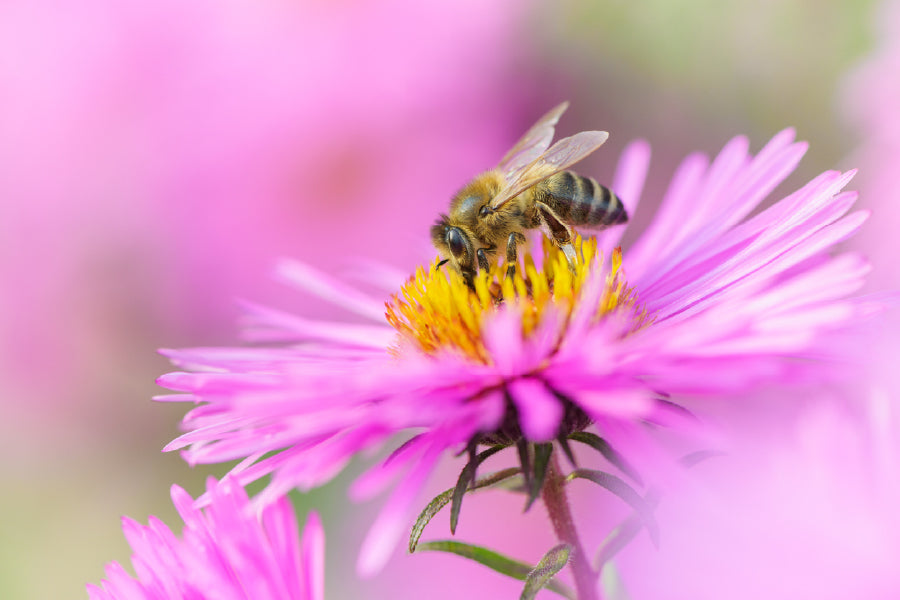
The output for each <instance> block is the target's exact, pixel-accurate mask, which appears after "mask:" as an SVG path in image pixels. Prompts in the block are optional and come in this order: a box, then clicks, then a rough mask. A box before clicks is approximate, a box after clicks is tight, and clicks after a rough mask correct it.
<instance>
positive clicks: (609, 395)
mask: <svg viewBox="0 0 900 600" xmlns="http://www.w3.org/2000/svg"><path fill="white" fill-rule="evenodd" d="M805 150H806V145H805V144H803V143H797V142H795V141H794V133H793V131H790V130H788V131H784V132H782V133H779V134H778V135H776V136H775V137H774V138H773V139H772V140H771V141H770V142H769V143H768V144H767V145H766V146H765V148H763V149H762V150H761V151H760V152H759V153H758V154H757V155H756V156H751V155H750V154H749V152H748V142H747V140H746V139H745V138H742V137H739V138H735V139H734V140H732V141H731V142H729V143H728V144H727V145H726V146H725V148H724V149H723V150H722V151H721V152H720V154H719V155H718V156H717V157H716V159H715V160H714V161H713V162H712V163H711V164H710V163H709V161H708V159H707V158H705V157H704V156H701V155H692V156H690V157H688V158H687V159H686V160H685V161H684V162H683V163H682V164H681V166H680V167H679V168H678V170H677V172H676V173H675V175H674V178H673V180H672V182H671V184H670V186H669V189H668V191H667V193H666V195H665V197H664V198H663V199H662V203H661V205H660V208H659V211H658V212H657V214H656V217H655V219H654V220H653V222H652V223H651V224H650V226H649V227H648V228H647V230H646V231H644V232H643V234H642V235H641V236H640V238H639V239H638V240H637V241H636V243H635V244H634V245H633V246H632V247H631V248H629V249H628V250H627V251H626V252H625V253H624V254H623V253H622V252H621V251H619V250H618V249H617V248H616V247H617V246H618V244H619V240H620V239H621V237H622V234H623V232H624V229H625V227H626V226H617V227H613V228H611V229H608V230H606V231H604V232H603V233H602V234H600V235H599V236H598V237H597V238H596V240H594V239H585V240H584V241H583V242H579V244H578V254H579V259H580V260H579V261H578V267H577V268H576V269H575V272H574V273H572V272H570V271H569V270H568V269H567V268H566V266H565V265H566V262H565V258H564V257H563V256H562V254H561V253H560V252H559V251H558V250H556V249H555V248H552V247H550V246H549V245H546V244H545V246H544V251H543V252H542V253H536V254H537V255H536V256H534V257H533V258H532V257H530V256H529V257H526V258H525V259H524V265H523V267H522V268H520V269H518V270H517V272H516V275H515V278H514V279H505V278H504V276H503V274H504V273H505V271H502V270H500V268H499V267H493V268H492V269H491V270H489V271H482V272H481V273H480V274H479V276H478V278H477V279H476V281H475V285H474V287H475V289H474V290H470V289H469V288H468V287H467V286H466V284H465V282H464V281H463V279H462V278H461V277H460V276H458V275H457V274H456V273H455V272H452V271H448V270H446V269H443V270H437V269H434V268H430V269H425V268H422V269H420V270H419V271H418V272H417V273H416V274H415V276H414V277H412V278H410V279H409V280H408V281H407V283H406V284H405V285H404V286H403V287H402V289H401V291H400V292H398V293H396V294H395V295H393V296H391V297H390V299H389V300H388V302H387V303H386V304H387V318H388V323H385V322H384V319H385V298H384V297H381V296H377V295H371V294H368V293H365V292H363V291H361V290H359V289H357V288H355V287H353V286H350V285H348V284H346V283H344V282H342V281H340V280H338V279H336V278H335V277H333V276H331V275H329V274H327V273H323V272H321V271H318V270H316V269H315V268H314V267H312V266H309V265H305V264H301V263H298V262H291V261H285V262H283V263H281V265H280V266H279V268H278V275H279V277H280V278H281V279H282V280H284V281H285V282H287V283H289V284H290V285H293V286H295V287H297V288H300V289H302V290H304V291H306V292H309V293H312V294H314V295H317V296H320V297H324V298H327V299H329V300H331V301H333V302H334V303H335V304H338V305H340V306H342V307H344V308H345V309H347V310H348V311H349V312H351V313H355V314H356V315H357V316H361V317H363V318H365V319H368V320H369V321H371V323H367V324H359V323H358V322H357V323H353V324H351V323H337V322H322V321H318V320H309V319H305V318H303V317H301V316H297V315H292V314H287V313H284V312H279V311H274V310H270V309H266V308H262V307H258V306H253V305H250V306H248V307H247V308H248V312H249V315H250V319H251V323H252V325H253V327H252V328H251V329H250V333H251V334H252V335H253V336H254V339H255V340H256V341H260V340H268V341H269V342H273V341H276V340H277V341H279V342H283V343H281V344H279V345H274V344H268V345H262V346H260V345H256V346H252V347H239V348H196V349H190V350H178V351H171V350H167V351H165V354H166V355H167V356H169V357H170V358H171V359H172V361H173V362H174V363H175V364H177V365H179V366H180V367H182V368H184V369H186V370H189V371H190V372H177V373H171V374H168V375H166V376H164V377H162V378H161V379H160V381H159V383H160V384H161V385H163V386H165V387H167V388H169V389H172V390H174V391H177V392H182V393H180V394H176V395H173V396H166V397H164V399H167V400H174V401H192V402H195V403H196V404H198V406H197V407H196V408H195V409H193V410H192V411H190V412H189V413H188V414H187V415H186V416H185V418H184V421H183V424H182V425H183V428H184V430H185V431H186V433H185V434H184V435H182V436H181V437H179V438H178V439H177V440H175V441H174V442H172V443H171V444H170V445H169V446H168V447H167V450H176V449H182V450H183V454H184V456H185V458H186V459H187V460H188V461H189V462H190V463H192V464H196V463H215V462H222V461H228V460H234V459H244V460H243V461H242V462H241V463H240V464H239V465H238V466H237V467H235V469H234V470H233V473H232V474H233V476H234V477H236V478H237V479H238V480H239V481H241V482H242V483H245V484H246V483H247V482H249V481H253V480H255V479H258V478H259V477H262V476H264V475H268V474H271V475H272V479H271V482H270V483H269V485H268V487H267V488H266V490H265V491H264V492H263V493H262V495H261V497H260V501H261V502H263V503H265V502H268V501H271V500H274V499H276V498H278V497H280V496H281V495H283V494H284V493H286V492H287V491H288V490H290V489H292V488H295V487H299V488H301V489H308V488H310V487H313V486H316V485H319V484H322V483H324V482H325V481H327V480H329V479H330V478H332V477H333V476H334V475H335V474H336V473H337V472H339V471H340V470H341V469H342V468H343V467H344V465H345V464H346V463H347V461H348V460H349V459H350V458H351V457H352V456H354V455H355V454H356V453H357V452H359V451H361V450H363V449H366V448H370V447H373V446H378V445H380V444H382V443H383V442H385V440H387V439H388V438H390V437H392V436H394V435H395V434H397V433H407V432H408V434H415V435H413V436H412V437H411V439H409V441H408V442H407V443H405V444H404V445H403V446H402V447H401V449H400V450H398V451H397V452H395V453H394V454H393V455H392V456H391V458H389V459H388V460H386V461H384V462H383V463H382V464H380V465H379V466H377V467H376V468H374V469H373V470H371V471H370V472H369V473H367V474H366V475H365V476H363V477H362V478H361V479H360V480H359V481H357V483H356V484H355V486H354V488H353V493H354V495H355V496H356V497H369V496H371V495H373V494H375V493H377V492H379V491H381V490H383V489H384V488H385V487H387V486H388V485H389V484H390V483H391V482H393V481H394V480H396V479H399V482H398V483H397V485H396V487H395V488H394V491H393V493H392V495H391V497H390V499H389V500H388V501H387V503H386V505H385V508H384V510H383V511H382V513H381V514H380V515H379V517H378V518H377V520H376V522H375V524H374V526H373V528H372V530H371V531H370V533H369V535H368V537H367V538H366V541H365V543H364V544H363V548H362V551H361V556H360V562H359V569H360V571H361V572H362V573H371V572H374V571H377V570H378V569H379V568H381V566H382V565H383V564H384V562H385V561H386V560H387V558H388V556H389V554H390V551H391V549H392V548H394V547H395V545H396V542H397V540H398V538H399V536H400V535H401V533H402V532H403V530H404V529H405V528H407V527H408V526H409V524H410V520H411V519H410V516H411V510H412V509H413V502H414V500H415V499H416V497H417V494H418V492H419V491H420V490H421V488H422V486H423V484H424V482H425V480H426V478H427V477H428V475H429V473H431V471H432V470H433V468H434V467H435V464H436V462H437V461H438V459H439V458H440V457H442V456H444V455H445V454H446V453H447V452H453V453H455V452H459V451H461V450H466V449H468V450H469V452H470V453H473V454H474V452H475V451H476V449H477V447H478V445H479V444H484V445H488V446H498V445H518V446H519V450H520V453H521V452H522V447H523V445H526V446H527V445H528V444H530V443H543V442H548V441H553V440H558V441H559V442H560V444H561V445H563V449H564V450H565V447H564V446H565V444H566V439H567V438H568V436H570V435H572V434H574V433H577V432H579V431H581V430H583V429H584V428H586V427H588V426H590V425H592V424H593V425H594V426H596V427H597V429H598V430H599V432H600V433H601V434H602V435H603V437H604V438H605V439H606V440H608V441H609V442H611V443H612V445H613V446H614V447H615V448H617V449H618V450H619V451H620V453H624V454H626V455H627V456H629V458H632V457H634V458H635V459H636V461H637V462H638V463H641V462H642V461H641V456H642V455H643V454H644V453H645V451H648V450H647V449H648V448H651V449H652V445H648V444H646V443H645V441H644V438H645V437H646V431H647V430H646V428H645V427H644V425H645V424H646V423H648V422H651V423H658V424H671V423H673V422H674V421H675V419H676V418H677V417H678V415H679V411H677V410H672V409H673V406H674V405H675V404H676V403H682V402H684V401H687V400H689V399H690V398H692V397H696V396H698V395H705V396H709V395H716V396H722V397H725V396H729V395H737V394H742V393H744V392H746V391H747V390H749V389H751V388H752V387H753V386H754V385H757V384H759V383H764V382H768V383H782V384H795V383H801V382H804V381H806V380H807V379H808V377H809V376H811V375H814V374H815V369H816V368H821V366H822V364H823V363H822V361H821V360H811V359H825V358H829V357H831V356H832V355H833V354H835V355H836V353H837V349H834V348H830V347H829V346H828V345H827V344H823V343H822V339H821V334H823V333H824V332H826V331H828V330H831V329H833V328H838V327H842V326H845V325H847V324H849V323H852V322H853V321H855V320H857V319H858V318H859V317H861V316H862V315H865V314H866V313H868V312H869V311H870V310H871V309H872V306H871V305H870V304H869V303H868V302H866V301H862V300H859V299H856V298H851V297H849V296H850V295H851V294H852V293H854V292H855V291H856V290H857V289H858V288H859V287H860V286H861V285H862V283H863V280H864V277H865V275H866V273H867V272H868V270H869V267H868V264H867V263H866V261H865V260H863V259H862V258H861V257H860V256H858V255H855V254H844V255H841V256H837V257H834V258H832V257H830V256H829V254H827V252H828V250H829V249H830V248H831V247H832V246H834V245H835V244H836V243H838V242H840V241H841V240H843V239H845V238H847V237H848V236H849V235H851V234H853V233H854V232H856V231H857V230H858V229H859V227H860V226H861V225H862V223H863V222H864V221H865V220H866V217H867V215H866V214H864V213H859V212H856V213H851V214H848V211H849V210H850V208H851V206H852V205H853V203H854V201H855V199H856V194H855V193H853V192H843V191H842V190H843V188H844V186H845V185H846V184H847V183H848V181H849V180H850V178H851V177H852V175H853V174H852V173H838V172H827V173H824V174H822V175H820V176H819V177H817V178H816V179H814V180H813V181H811V182H809V183H808V184H806V185H805V186H803V187H802V188H801V189H799V190H798V191H796V192H794V193H793V194H791V195H789V196H787V197H785V198H783V199H781V200H780V201H778V202H776V203H774V204H772V205H771V206H769V207H768V208H766V209H765V210H761V211H758V212H756V214H753V215H752V216H751V213H753V212H754V210H755V209H757V208H758V207H759V206H760V204H761V203H763V202H764V201H765V200H766V198H767V196H768V195H769V194H770V193H771V192H772V190H773V189H774V188H775V187H776V186H777V185H778V184H779V183H781V182H782V181H783V180H784V178H785V177H786V176H787V175H788V174H790V173H791V172H792V171H793V169H794V168H795V166H796V164H797V163H798V161H799V160H800V158H801V156H802V155H803V154H804V152H805ZM649 154H650V152H649V148H648V146H647V145H646V144H645V143H642V142H638V143H634V144H632V145H631V146H629V147H628V148H627V149H626V151H625V152H624V154H623V156H622V159H621V161H620V163H619V167H618V170H617V173H616V176H615V178H614V180H613V182H612V186H611V187H612V189H614V190H615V192H616V194H617V195H618V196H619V197H620V198H621V199H622V200H623V201H624V203H625V205H626V208H627V209H628V213H629V214H634V210H635V208H636V206H637V203H638V200H639V198H640V195H641V189H642V187H643V183H644V179H645V176H646V172H647V168H648V165H649ZM501 297H502V298H503V301H502V302H499V301H498V299H499V298H501ZM832 351H833V352H832ZM682 420H683V419H682ZM684 421H687V420H684ZM527 454H528V450H527V448H526V450H525V455H526V456H527ZM644 462H647V463H649V462H651V461H644ZM523 463H524V461H523ZM523 466H524V464H523Z"/></svg>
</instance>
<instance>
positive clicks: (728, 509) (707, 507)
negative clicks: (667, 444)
mask: <svg viewBox="0 0 900 600" xmlns="http://www.w3.org/2000/svg"><path fill="white" fill-rule="evenodd" d="M866 400H867V401H866V402H864V403H861V404H863V408H864V410H863V411H859V412H862V413H863V414H854V412H855V411H852V410H848V409H847V407H846V406H844V407H842V406H839V405H838V404H836V403H830V402H827V401H824V402H819V403H818V404H817V405H815V406H810V407H808V409H807V410H806V411H805V412H804V413H803V414H802V418H800V419H798V421H797V422H796V423H795V425H794V426H793V427H792V429H793V431H791V432H790V435H784V436H779V437H773V436H772V435H771V433H770V432H769V431H768V430H766V429H764V428H760V429H759V430H758V431H756V432H755V433H756V435H755V436H753V437H752V438H751V437H748V438H747V439H745V440H743V441H742V442H740V443H736V444H733V445H732V447H731V450H730V452H729V454H728V456H725V457H721V458H716V459H713V460H710V461H708V462H707V463H705V464H703V465H700V466H698V467H696V468H695V470H694V471H693V472H692V476H691V478H690V480H689V481H687V483H688V485H686V486H685V487H684V488H683V489H680V490H678V491H677V492H674V493H672V494H670V495H665V496H663V497H662V499H661V501H660V504H659V508H658V510H657V516H658V518H659V520H660V523H661V526H662V527H663V528H664V536H663V540H662V542H661V544H660V547H659V548H658V549H657V548H653V547H650V545H649V544H646V543H644V541H643V540H641V539H640V538H639V539H637V540H635V543H634V544H632V545H631V546H629V547H628V548H627V549H625V550H624V551H623V552H622V554H621V555H620V557H619V558H617V561H616V562H617V567H618V568H619V569H620V571H621V573H622V575H623V579H624V582H625V587H626V589H627V592H628V593H629V594H631V597H634V598H646V599H648V600H663V599H668V598H694V599H696V600H720V599H722V598H728V599H729V600H756V599H758V598H767V599H771V600H796V599H801V598H817V599H820V600H838V599H841V598H866V599H867V600H889V599H893V598H897V597H898V596H900V571H898V570H897V556H898V555H900V518H898V514H897V506H898V504H900V477H898V474H900V471H898V468H897V467H898V462H897V461H898V459H900V436H898V434H900V427H898V426H900V421H898V419H897V416H898V414H897V410H896V401H895V400H896V398H892V397H890V396H889V395H887V394H885V393H884V392H883V391H874V392H873V393H872V394H871V396H870V397H869V398H868V399H866Z"/></svg>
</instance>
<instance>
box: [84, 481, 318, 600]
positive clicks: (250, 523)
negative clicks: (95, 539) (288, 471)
mask: <svg viewBox="0 0 900 600" xmlns="http://www.w3.org/2000/svg"><path fill="white" fill-rule="evenodd" d="M207 495H208V496H209V501H210V504H209V506H207V507H206V508H205V509H198V508H196V507H195V506H194V504H195V503H194V500H193V499H192V498H191V497H190V496H189V495H188V494H187V492H185V491H184V490H183V489H181V488H180V487H178V486H172V501H173V502H174V504H175V508H177V509H178V513H179V514H180V515H181V518H182V519H183V520H184V531H183V532H182V535H181V537H180V538H179V537H177V536H175V535H174V534H173V533H172V531H171V530H170V529H169V528H168V527H166V525H165V524H164V523H162V522H161V521H159V520H158V519H156V518H155V517H150V521H149V523H148V524H147V525H146V526H144V525H140V524H139V523H136V522H135V521H132V520H131V519H128V518H125V519H123V529H124V531H125V537H126V538H128V543H129V544H130V545H131V549H132V550H133V552H134V555H133V556H132V558H131V562H132V565H133V566H134V570H135V574H136V577H131V576H130V575H129V574H128V573H127V572H126V571H125V569H124V568H123V567H122V566H121V565H120V564H118V563H115V562H114V563H111V564H109V565H108V566H107V567H106V580H105V581H104V582H103V584H102V587H97V586H93V585H89V586H88V594H89V595H90V598H91V600H145V599H146V600H156V599H163V598H165V599H167V600H172V599H175V600H182V599H183V600H195V599H199V598H222V599H225V598H228V599H235V600H238V599H243V598H246V599H249V598H253V599H254V600H256V599H260V600H268V599H271V600H276V599H277V600H286V599H291V600H322V598H323V591H322V588H323V576H324V573H323V566H322V561H323V552H324V536H323V533H322V526H321V524H320V522H319V518H318V516H317V515H316V514H315V513H313V514H312V515H310V519H309V521H308V522H307V524H306V531H305V533H304V534H303V540H302V542H300V541H298V538H297V535H296V531H297V522H296V518H295V516H294V510H293V507H292V505H291V503H290V502H289V501H288V499H287V498H282V499H281V500H279V501H278V502H275V503H273V504H271V505H269V506H267V507H265V509H264V510H263V511H262V513H261V514H260V515H257V512H256V511H255V510H254V509H253V507H252V505H251V504H250V502H249V500H248V498H247V493H246V492H245V491H244V489H243V488H242V487H241V486H240V485H238V484H237V482H235V481H234V480H232V479H230V478H226V479H224V480H223V481H222V482H221V483H216V482H215V480H212V479H211V480H210V482H209V485H208V492H207Z"/></svg>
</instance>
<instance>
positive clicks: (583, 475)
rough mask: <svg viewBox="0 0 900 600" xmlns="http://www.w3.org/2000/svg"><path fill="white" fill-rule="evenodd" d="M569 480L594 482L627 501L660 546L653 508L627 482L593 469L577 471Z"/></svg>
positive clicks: (570, 474)
mask: <svg viewBox="0 0 900 600" xmlns="http://www.w3.org/2000/svg"><path fill="white" fill-rule="evenodd" d="M566 479H568V480H572V479H587V480H588V481H593V482H594V483H596V484H597V485H599V486H601V487H604V488H606V489H607V490H609V491H610V492H612V493H613V494H615V495H616V496H618V497H619V498H621V499H622V500H624V501H625V503H626V504H628V505H629V506H630V507H631V508H633V509H634V510H635V512H636V513H637V514H638V515H640V517H641V519H642V520H643V522H644V526H645V527H646V528H647V533H649V534H650V540H651V541H652V542H653V545H654V546H659V527H658V526H657V524H656V519H655V518H654V517H653V508H654V507H653V506H651V505H650V504H649V503H647V501H646V500H644V498H643V497H642V496H641V495H640V494H638V493H637V492H636V491H635V490H634V488H632V487H631V486H630V485H628V484H627V483H625V481H624V480H623V479H621V478H619V477H616V476H615V475H613V474H611V473H606V472H604V471H594V470H592V469H575V470H574V471H572V472H571V473H569V475H568V477H567V478H566Z"/></svg>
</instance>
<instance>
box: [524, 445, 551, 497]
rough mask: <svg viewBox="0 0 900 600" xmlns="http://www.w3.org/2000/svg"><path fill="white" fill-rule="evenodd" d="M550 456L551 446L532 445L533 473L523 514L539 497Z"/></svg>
mask: <svg viewBox="0 0 900 600" xmlns="http://www.w3.org/2000/svg"><path fill="white" fill-rule="evenodd" d="M551 454H553V444H535V445H534V471H533V473H532V477H531V487H530V488H529V490H528V501H527V502H525V512H528V509H529V508H531V505H532V504H534V501H535V500H537V497H538V496H540V495H541V488H542V487H543V486H544V480H545V479H546V478H547V467H548V466H549V465H550V455H551Z"/></svg>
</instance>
